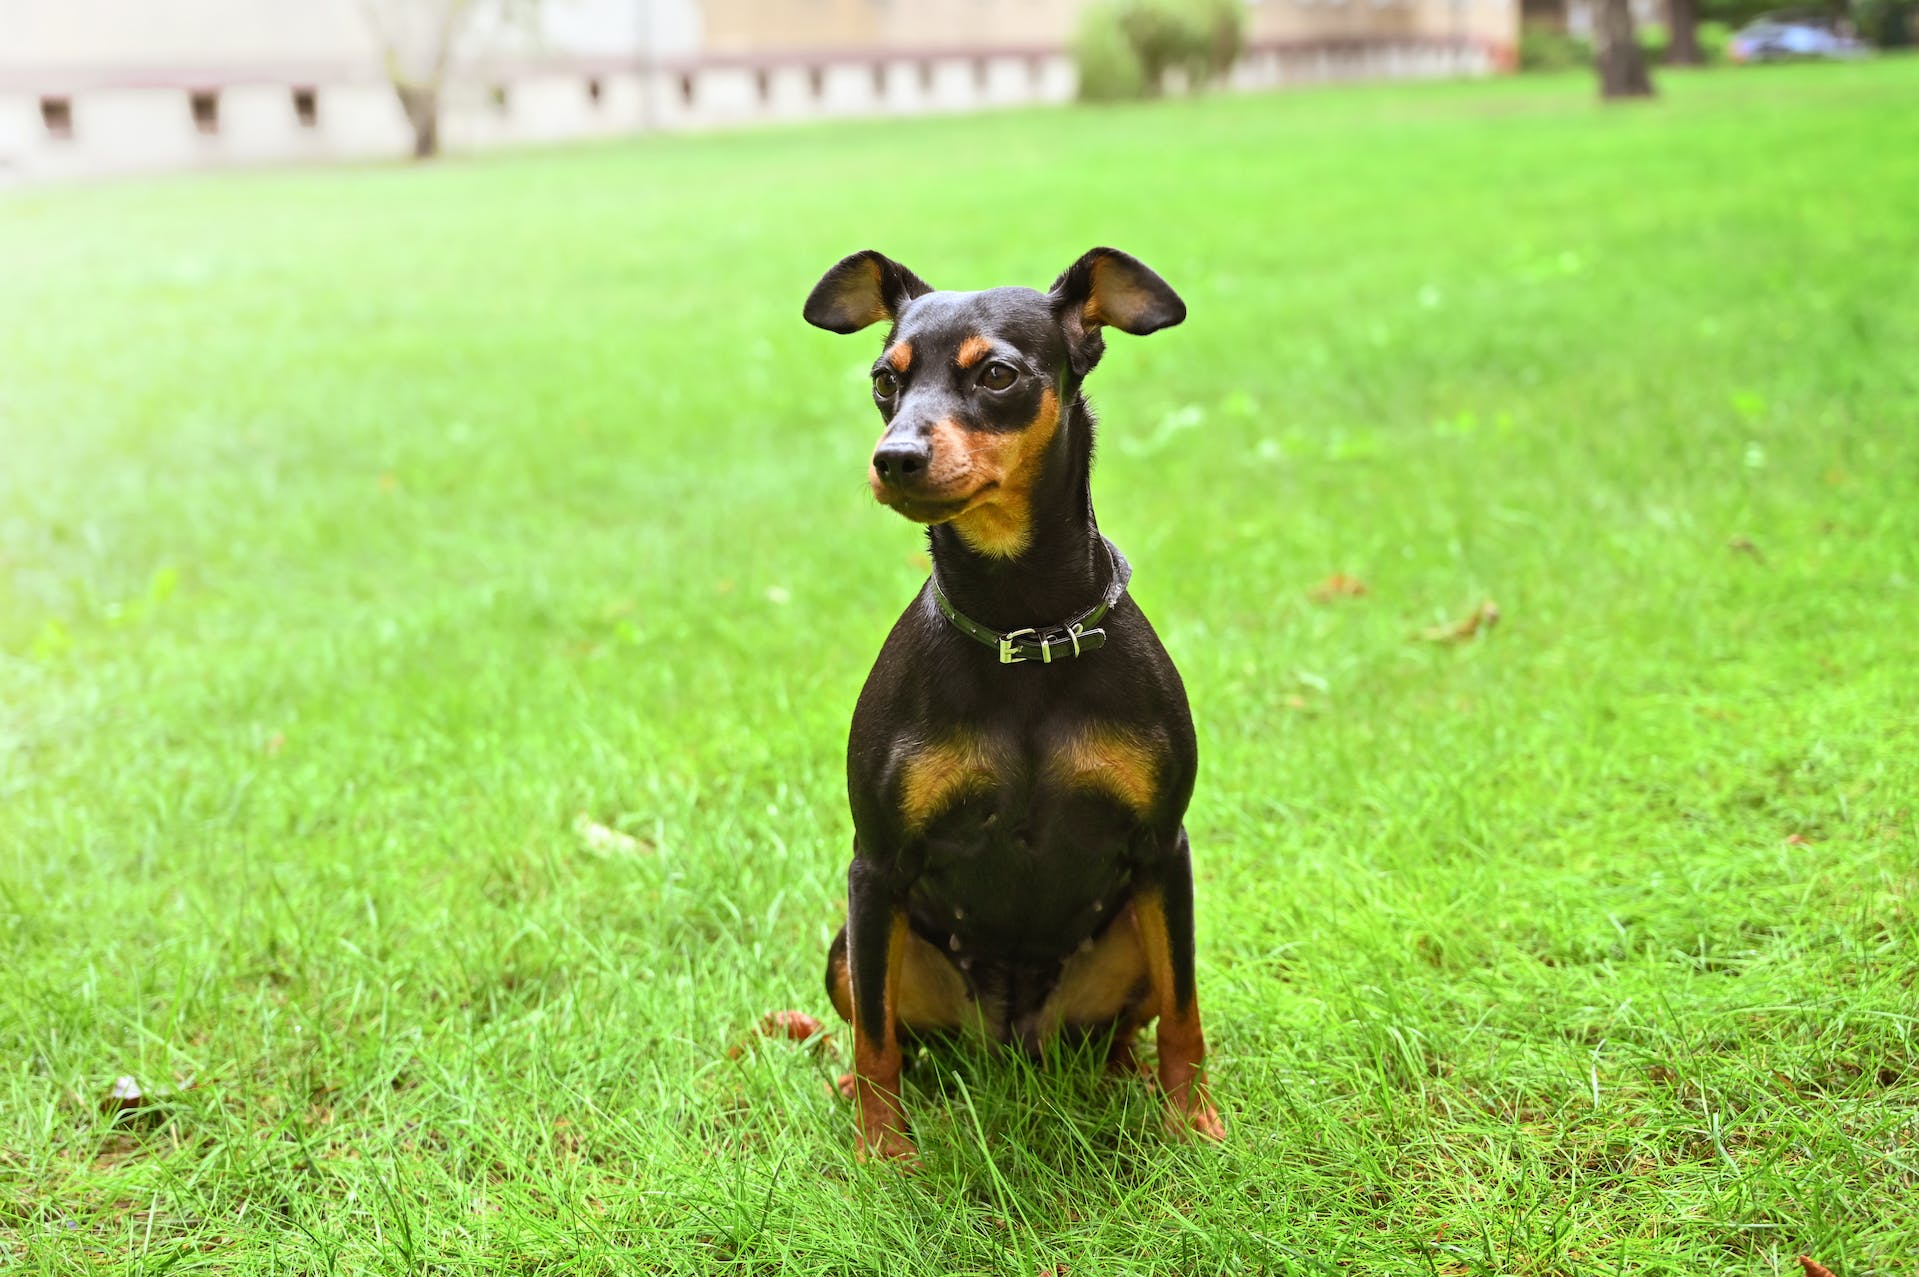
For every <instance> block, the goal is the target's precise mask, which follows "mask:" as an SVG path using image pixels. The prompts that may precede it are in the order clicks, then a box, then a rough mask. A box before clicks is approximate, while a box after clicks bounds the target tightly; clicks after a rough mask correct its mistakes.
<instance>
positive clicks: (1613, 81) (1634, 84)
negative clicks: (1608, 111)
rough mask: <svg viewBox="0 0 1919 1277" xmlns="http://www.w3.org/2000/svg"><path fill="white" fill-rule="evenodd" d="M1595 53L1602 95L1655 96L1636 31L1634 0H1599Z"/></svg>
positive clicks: (1594, 28)
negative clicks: (1633, 13) (1633, 15)
mask: <svg viewBox="0 0 1919 1277" xmlns="http://www.w3.org/2000/svg"><path fill="white" fill-rule="evenodd" d="M1593 54H1594V56H1593V62H1594V65H1596V66H1597V67H1598V68H1599V96H1600V97H1602V98H1649V97H1651V96H1652V76H1651V75H1649V74H1648V73H1647V71H1646V55H1645V53H1644V52H1642V51H1641V50H1640V48H1639V37H1638V35H1637V34H1636V33H1635V32H1634V31H1633V26H1632V6H1631V3H1630V0H1599V3H1598V5H1597V6H1596V7H1595V11H1594V14H1593Z"/></svg>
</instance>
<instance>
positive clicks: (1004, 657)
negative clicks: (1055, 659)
mask: <svg viewBox="0 0 1919 1277" xmlns="http://www.w3.org/2000/svg"><path fill="white" fill-rule="evenodd" d="M1037 633H1039V631H1038V630H1035V629H1024V630H1014V631H1013V632H1012V633H1011V634H1002V635H1000V636H999V663H1000V664H1001V665H1023V664H1025V663H1026V662H1027V661H1030V660H1032V659H1033V658H1032V657H1030V656H1015V655H1013V640H1014V639H1016V638H1018V637H1019V636H1020V635H1022V634H1037ZM1047 659H1048V660H1051V659H1052V658H1051V657H1048V658H1047Z"/></svg>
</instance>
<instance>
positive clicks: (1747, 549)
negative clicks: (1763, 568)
mask: <svg viewBox="0 0 1919 1277" xmlns="http://www.w3.org/2000/svg"><path fill="white" fill-rule="evenodd" d="M1726 548H1727V549H1728V550H1731V551H1732V552H1733V553H1734V554H1750V555H1751V556H1752V557H1753V558H1755V559H1757V560H1758V561H1759V562H1761V563H1764V562H1765V561H1766V556H1765V553H1764V552H1763V551H1761V550H1760V548H1759V547H1758V546H1757V545H1754V544H1753V540H1752V538H1751V537H1749V536H1735V537H1730V538H1728V539H1727V541H1726Z"/></svg>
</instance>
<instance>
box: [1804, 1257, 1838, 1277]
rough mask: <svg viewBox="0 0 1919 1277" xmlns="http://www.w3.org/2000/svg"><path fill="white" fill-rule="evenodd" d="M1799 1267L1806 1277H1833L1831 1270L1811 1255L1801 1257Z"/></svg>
mask: <svg viewBox="0 0 1919 1277" xmlns="http://www.w3.org/2000/svg"><path fill="white" fill-rule="evenodd" d="M1799 1266H1800V1267H1801V1268H1803V1269H1805V1270H1806V1277H1834V1274H1833V1271H1832V1269H1830V1268H1828V1267H1826V1266H1825V1265H1824V1264H1822V1263H1820V1262H1819V1261H1818V1260H1816V1259H1814V1258H1813V1257H1812V1256H1811V1255H1801V1256H1800V1257H1799Z"/></svg>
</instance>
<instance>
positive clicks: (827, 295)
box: [804, 248, 933, 333]
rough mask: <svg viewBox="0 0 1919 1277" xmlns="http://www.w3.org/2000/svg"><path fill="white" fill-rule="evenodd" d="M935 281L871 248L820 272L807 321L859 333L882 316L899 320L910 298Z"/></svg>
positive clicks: (809, 301)
mask: <svg viewBox="0 0 1919 1277" xmlns="http://www.w3.org/2000/svg"><path fill="white" fill-rule="evenodd" d="M932 291H933V287H932V285H930V284H928V283H927V282H926V281H925V280H923V279H921V278H920V277H919V276H918V275H915V274H914V273H913V272H912V271H910V270H907V269H906V267H904V266H902V265H900V264H899V263H898V262H896V261H894V260H893V259H892V258H890V257H888V256H886V255H885V254H884V253H876V252H874V251H873V250H872V249H870V248H869V249H867V250H866V251H865V252H863V253H855V254H853V255H852V256H851V257H847V258H843V259H842V260H841V261H840V263H839V265H837V266H835V267H834V268H833V269H832V270H829V271H827V272H826V274H824V275H822V276H820V282H819V283H817V284H815V285H813V291H812V292H811V293H809V294H808V295H807V298H806V310H805V312H804V313H805V315H806V322H807V323H809V324H811V325H813V326H814V327H815V328H824V329H825V330H826V331H827V332H829V333H856V332H858V331H859V330H860V329H862V328H864V327H866V326H867V325H868V324H877V323H879V322H880V321H881V320H882V319H884V320H889V321H891V320H897V319H898V318H899V317H900V311H901V310H903V309H904V308H905V306H906V303H907V302H910V301H912V300H913V299H914V298H915V297H922V296H924V295H926V294H927V293H930V292H932Z"/></svg>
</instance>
